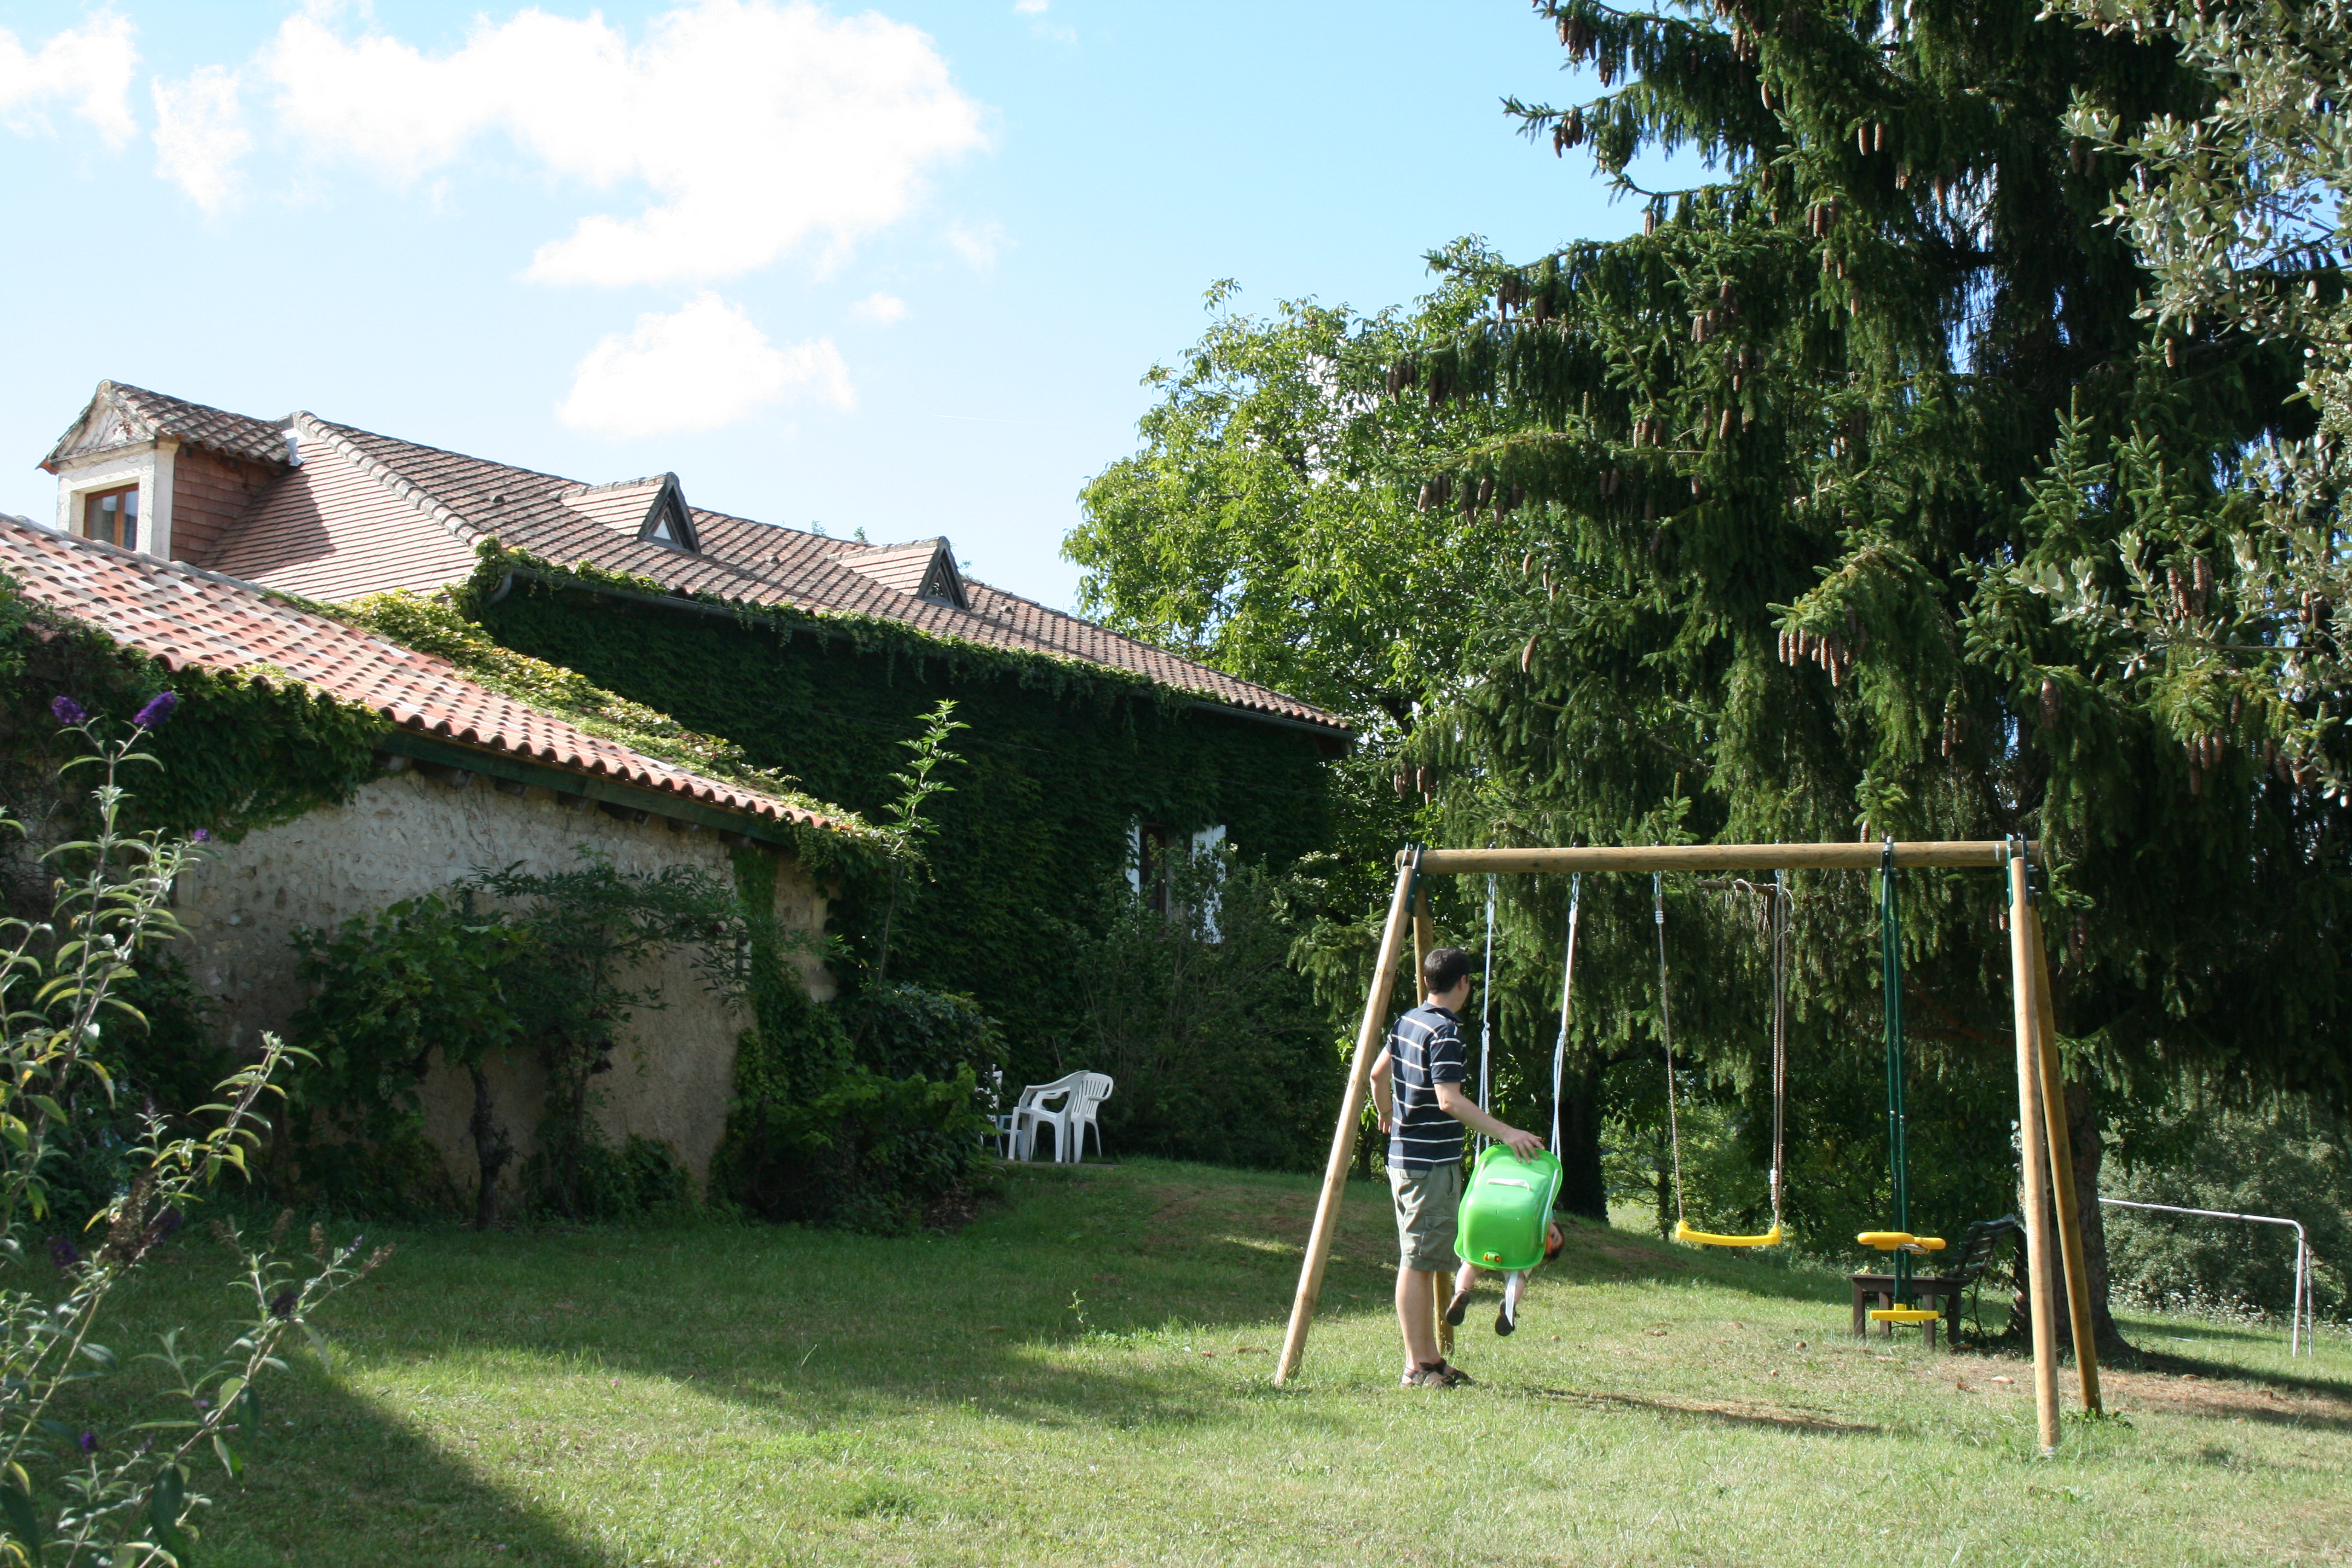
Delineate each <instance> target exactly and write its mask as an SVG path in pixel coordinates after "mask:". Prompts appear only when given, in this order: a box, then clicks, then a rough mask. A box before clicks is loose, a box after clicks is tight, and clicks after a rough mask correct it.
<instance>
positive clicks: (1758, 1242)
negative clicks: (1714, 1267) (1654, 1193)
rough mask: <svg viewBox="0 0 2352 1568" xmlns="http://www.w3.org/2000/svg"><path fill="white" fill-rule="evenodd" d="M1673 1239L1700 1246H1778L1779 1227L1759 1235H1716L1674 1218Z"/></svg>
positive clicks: (1776, 1226)
mask: <svg viewBox="0 0 2352 1568" xmlns="http://www.w3.org/2000/svg"><path fill="white" fill-rule="evenodd" d="M1675 1240H1676V1241H1689V1242H1696V1244H1698V1245H1699V1246H1701V1247H1778V1246H1780V1226H1778V1225H1775V1226H1773V1227H1772V1228H1771V1229H1769V1230H1768V1231H1766V1232H1765V1233H1764V1234H1763V1235H1761V1236H1717V1235H1716V1234H1715V1233H1713V1232H1712V1231H1705V1230H1693V1229H1692V1228H1691V1227H1690V1226H1689V1224H1688V1223H1687V1222H1686V1221H1683V1220H1676V1221H1675Z"/></svg>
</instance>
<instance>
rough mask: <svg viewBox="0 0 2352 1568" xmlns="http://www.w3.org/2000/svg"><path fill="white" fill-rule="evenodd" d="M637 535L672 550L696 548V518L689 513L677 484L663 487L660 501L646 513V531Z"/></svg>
mask: <svg viewBox="0 0 2352 1568" xmlns="http://www.w3.org/2000/svg"><path fill="white" fill-rule="evenodd" d="M637 537H638V538H640V539H645V540H650V541H652V542H654V543H656V544H667V545H668V546H669V547H670V548H671V549H672V550H692V549H694V548H695V542H694V520H693V519H692V518H690V517H688V515H687V511H686V500H685V498H684V497H682V496H680V495H679V494H678V493H677V487H676V486H674V485H671V486H665V487H664V488H663V489H662V496H661V500H660V502H659V503H658V504H656V506H655V508H654V510H652V511H651V512H650V513H648V514H647V515H646V528H645V531H644V532H643V533H640V534H639V535H637Z"/></svg>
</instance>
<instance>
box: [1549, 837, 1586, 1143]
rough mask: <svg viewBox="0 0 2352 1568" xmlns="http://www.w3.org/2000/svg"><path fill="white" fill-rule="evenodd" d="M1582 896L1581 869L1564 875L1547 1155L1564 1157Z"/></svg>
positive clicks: (1582, 881) (1582, 880) (1582, 879)
mask: <svg viewBox="0 0 2352 1568" xmlns="http://www.w3.org/2000/svg"><path fill="white" fill-rule="evenodd" d="M1583 900H1584V878H1583V876H1582V874H1581V873H1580V874H1578V875H1575V876H1572V877H1570V879H1568V958H1567V960H1566V962H1565V963H1563V964H1562V966H1561V969H1560V976H1559V1039H1557V1040H1555V1041H1554V1042H1553V1043H1552V1047H1551V1155H1552V1158H1553V1159H1555V1160H1559V1159H1565V1158H1566V1155H1565V1153H1564V1152H1563V1151H1562V1150H1561V1148H1560V1146H1559V1096H1560V1090H1561V1089H1562V1088H1563V1087H1565V1085H1566V1083H1567V1081H1568V1004H1569V998H1570V997H1572V996H1574V995H1575V994H1576V915H1577V908H1578V906H1579V905H1580V904H1581V903H1582V902H1583Z"/></svg>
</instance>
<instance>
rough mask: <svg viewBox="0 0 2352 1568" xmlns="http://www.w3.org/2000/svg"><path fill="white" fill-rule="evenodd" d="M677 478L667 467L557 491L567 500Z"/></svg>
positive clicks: (527, 469) (501, 466)
mask: <svg viewBox="0 0 2352 1568" xmlns="http://www.w3.org/2000/svg"><path fill="white" fill-rule="evenodd" d="M455 455H456V456H459V457H463V456H464V454H463V453H457V454H455ZM474 460H475V461H476V462H489V461H490V460H491V459H489V458H476V459H474ZM495 466H496V467H499V468H504V467H506V466H507V465H505V464H503V463H499V464H496V465H495ZM520 471H521V472H523V473H526V474H527V473H530V471H531V470H530V469H529V468H524V469H522V470H520ZM550 477H551V478H552V477H553V476H550ZM673 479H677V474H676V473H674V472H671V471H670V470H668V469H664V470H663V471H662V472H660V473H658V474H640V475H638V476H637V477H636V478H635V479H608V480H606V481H605V482H604V483H603V484H601V485H583V484H577V483H575V484H573V485H572V487H571V488H570V489H564V490H562V491H559V492H558V493H559V494H560V495H562V497H563V498H564V499H566V500H569V499H570V498H572V496H584V495H593V494H594V493H595V492H596V491H598V490H631V489H636V488H637V487H638V486H640V485H666V484H668V483H669V482H670V481H671V480H673Z"/></svg>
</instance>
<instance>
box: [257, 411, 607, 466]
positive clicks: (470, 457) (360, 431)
mask: <svg viewBox="0 0 2352 1568" xmlns="http://www.w3.org/2000/svg"><path fill="white" fill-rule="evenodd" d="M288 417H289V418H302V419H308V420H310V421H311V422H312V423H314V424H316V425H319V426H321V427H323V428H325V429H329V430H338V431H341V432H342V433H343V434H345V435H347V436H364V437H367V438H368V439H369V440H371V441H389V442H391V443H392V444H393V445H394V446H395V447H407V448H409V449H410V450H411V451H415V452H430V453H432V454H433V455H434V456H435V457H436V458H458V459H460V460H462V461H465V462H468V463H479V464H481V465H482V467H484V468H504V469H506V470H507V472H509V473H510V474H528V475H530V477H531V478H532V479H553V480H555V481H556V482H557V483H558V484H564V485H578V484H579V483H580V482H581V481H580V480H578V479H573V478H572V476H571V475H569V474H551V473H549V472H548V471H547V470H546V469H544V468H524V467H523V466H522V465H521V464H520V463H502V462H500V461H499V459H497V458H484V457H478V456H477V455H476V454H474V453H472V452H460V451H458V450H457V448H456V447H435V446H431V445H428V444H427V443H425V442H423V441H412V440H410V439H409V438H408V437H405V436H387V435H385V434H384V433H383V431H381V430H370V429H367V428H366V427H364V426H359V425H343V424H339V423H337V422H336V421H334V420H332V419H321V418H320V417H319V416H317V415H315V414H313V413H311V412H310V410H308V409H299V410H297V411H296V412H295V413H294V414H292V415H289V416H288Z"/></svg>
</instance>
